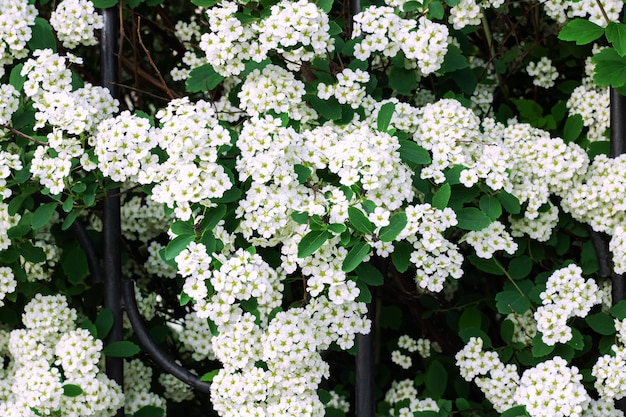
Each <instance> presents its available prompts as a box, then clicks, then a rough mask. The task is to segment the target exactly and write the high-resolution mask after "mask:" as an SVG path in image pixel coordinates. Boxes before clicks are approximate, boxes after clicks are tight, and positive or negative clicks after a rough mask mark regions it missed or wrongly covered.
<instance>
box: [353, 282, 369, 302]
mask: <svg viewBox="0 0 626 417" xmlns="http://www.w3.org/2000/svg"><path fill="white" fill-rule="evenodd" d="M356 286H357V288H358V289H359V291H360V292H359V295H358V297H357V298H356V301H358V302H359V303H371V302H372V292H371V291H370V289H369V287H368V286H367V284H366V283H364V282H363V281H357V282H356Z"/></svg>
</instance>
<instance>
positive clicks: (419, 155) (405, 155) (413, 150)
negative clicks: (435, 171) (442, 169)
mask: <svg viewBox="0 0 626 417" xmlns="http://www.w3.org/2000/svg"><path fill="white" fill-rule="evenodd" d="M399 142H400V150H399V152H400V158H401V159H402V160H403V161H404V162H407V163H413V164H420V165H426V164H430V163H431V162H432V159H431V158H430V154H429V153H428V151H427V150H426V149H424V148H422V147H421V146H420V145H418V144H417V143H415V142H413V141H410V140H400V141H399Z"/></svg>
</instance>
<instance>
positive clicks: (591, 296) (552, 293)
mask: <svg viewBox="0 0 626 417" xmlns="http://www.w3.org/2000/svg"><path fill="white" fill-rule="evenodd" d="M539 296H540V297H541V301H542V305H541V306H539V307H538V308H537V311H535V314H534V317H535V320H536V321H537V330H538V331H539V332H541V339H542V340H543V342H544V343H545V344H546V345H550V346H552V345H554V344H555V343H557V342H559V343H566V342H567V341H569V340H570V339H571V338H572V329H571V328H570V327H569V326H568V325H567V320H568V319H569V318H570V317H585V316H586V315H587V314H588V313H589V310H590V309H591V307H593V306H594V305H596V304H599V303H600V302H601V300H600V298H599V297H598V285H597V284H596V283H595V281H594V280H593V279H591V278H590V279H588V280H586V281H585V279H584V278H583V277H582V269H581V268H580V267H579V266H577V265H574V264H571V265H568V266H566V267H564V268H561V269H558V270H556V271H554V272H553V273H552V275H550V277H549V278H548V281H547V282H546V290H545V291H544V292H542V293H541V294H540V295H539Z"/></svg>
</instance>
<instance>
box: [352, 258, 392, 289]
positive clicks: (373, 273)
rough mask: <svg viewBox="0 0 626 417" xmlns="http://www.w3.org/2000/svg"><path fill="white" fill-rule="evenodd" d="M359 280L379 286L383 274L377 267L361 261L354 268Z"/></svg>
mask: <svg viewBox="0 0 626 417" xmlns="http://www.w3.org/2000/svg"><path fill="white" fill-rule="evenodd" d="M355 272H356V275H357V277H359V281H363V282H364V283H366V284H367V285H372V286H379V285H383V282H384V280H385V279H384V278H383V274H381V273H380V271H379V270H378V269H376V268H375V267H373V266H372V265H370V264H369V263H365V264H364V263H362V264H360V265H359V266H357V267H356V269H355Z"/></svg>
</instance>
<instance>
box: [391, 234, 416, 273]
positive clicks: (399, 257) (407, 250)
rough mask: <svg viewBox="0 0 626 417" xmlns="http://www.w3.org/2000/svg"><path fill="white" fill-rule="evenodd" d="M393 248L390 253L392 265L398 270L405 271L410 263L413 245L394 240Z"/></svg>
mask: <svg viewBox="0 0 626 417" xmlns="http://www.w3.org/2000/svg"><path fill="white" fill-rule="evenodd" d="M393 246H394V250H393V253H392V254H391V261H392V262H393V266H395V267H396V269H397V270H398V272H406V271H407V270H408V269H409V266H410V265H411V253H412V252H413V246H411V245H410V244H408V243H407V242H404V241H401V242H395V243H394V245H393Z"/></svg>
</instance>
